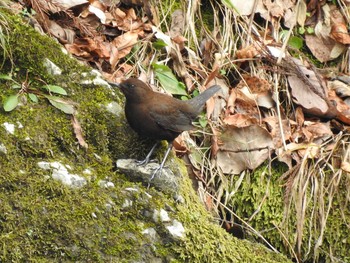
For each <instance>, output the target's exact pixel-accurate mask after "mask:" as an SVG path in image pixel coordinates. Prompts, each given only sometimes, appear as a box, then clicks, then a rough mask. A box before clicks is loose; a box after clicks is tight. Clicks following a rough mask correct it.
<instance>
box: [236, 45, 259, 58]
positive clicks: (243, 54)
mask: <svg viewBox="0 0 350 263" xmlns="http://www.w3.org/2000/svg"><path fill="white" fill-rule="evenodd" d="M261 50H262V49H261V48H260V47H259V46H258V45H257V44H252V45H250V46H248V47H245V48H242V49H240V50H237V51H236V57H237V58H238V59H245V58H246V59H248V58H254V57H256V56H258V55H260V54H261Z"/></svg>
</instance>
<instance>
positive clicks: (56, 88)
mask: <svg viewBox="0 0 350 263" xmlns="http://www.w3.org/2000/svg"><path fill="white" fill-rule="evenodd" d="M43 88H44V89H47V90H48V91H50V92H53V93H56V94H61V95H67V91H66V90H65V89H64V88H61V87H60V86H56V85H44V86H43Z"/></svg>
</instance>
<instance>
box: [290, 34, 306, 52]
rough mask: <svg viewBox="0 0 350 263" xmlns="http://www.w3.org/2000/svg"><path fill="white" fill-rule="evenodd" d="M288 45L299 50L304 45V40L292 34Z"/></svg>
mask: <svg viewBox="0 0 350 263" xmlns="http://www.w3.org/2000/svg"><path fill="white" fill-rule="evenodd" d="M288 45H289V46H290V47H292V48H295V49H298V50H299V49H301V48H302V47H303V45H304V41H303V40H302V39H301V38H300V37H296V36H292V37H290V38H289V40H288Z"/></svg>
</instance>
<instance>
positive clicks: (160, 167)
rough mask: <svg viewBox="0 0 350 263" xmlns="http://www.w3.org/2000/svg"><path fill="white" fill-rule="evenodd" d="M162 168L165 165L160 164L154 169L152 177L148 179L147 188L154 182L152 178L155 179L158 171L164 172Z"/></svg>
mask: <svg viewBox="0 0 350 263" xmlns="http://www.w3.org/2000/svg"><path fill="white" fill-rule="evenodd" d="M162 169H163V166H161V165H159V167H158V168H156V169H155V170H154V172H153V173H152V176H151V178H149V180H148V186H147V188H149V187H150V185H151V182H152V180H153V179H154V177H155V176H156V175H157V174H158V173H160V172H162Z"/></svg>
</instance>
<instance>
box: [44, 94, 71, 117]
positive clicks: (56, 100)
mask: <svg viewBox="0 0 350 263" xmlns="http://www.w3.org/2000/svg"><path fill="white" fill-rule="evenodd" d="M44 97H45V98H47V99H48V100H49V101H50V103H51V104H52V106H54V107H56V108H57V109H59V110H61V111H63V112H64V113H66V114H73V113H74V112H75V108H74V106H73V104H72V103H70V102H69V101H66V100H63V99H62V98H60V97H56V96H50V95H44Z"/></svg>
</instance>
